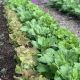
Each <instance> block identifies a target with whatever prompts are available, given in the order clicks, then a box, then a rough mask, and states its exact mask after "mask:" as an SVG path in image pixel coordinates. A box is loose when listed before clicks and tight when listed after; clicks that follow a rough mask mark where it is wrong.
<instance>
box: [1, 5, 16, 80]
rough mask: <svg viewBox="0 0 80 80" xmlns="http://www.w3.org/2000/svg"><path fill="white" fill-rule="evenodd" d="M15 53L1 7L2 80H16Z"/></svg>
mask: <svg viewBox="0 0 80 80" xmlns="http://www.w3.org/2000/svg"><path fill="white" fill-rule="evenodd" d="M15 54H16V53H15V51H14V49H13V47H12V45H11V44H10V43H9V33H8V26H7V20H6V19H5V18H4V16H3V7H1V6H0V80H14V79H13V76H14V75H15V71H14V70H15V66H16V61H15V60H14V55H15Z"/></svg>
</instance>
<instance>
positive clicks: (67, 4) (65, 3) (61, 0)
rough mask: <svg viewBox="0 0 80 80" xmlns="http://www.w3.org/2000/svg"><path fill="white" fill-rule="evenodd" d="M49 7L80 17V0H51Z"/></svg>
mask: <svg viewBox="0 0 80 80" xmlns="http://www.w3.org/2000/svg"><path fill="white" fill-rule="evenodd" d="M49 1H50V2H49V3H48V5H50V6H52V7H56V8H57V9H59V10H60V11H67V12H68V13H69V14H75V15H77V16H80V0H49Z"/></svg>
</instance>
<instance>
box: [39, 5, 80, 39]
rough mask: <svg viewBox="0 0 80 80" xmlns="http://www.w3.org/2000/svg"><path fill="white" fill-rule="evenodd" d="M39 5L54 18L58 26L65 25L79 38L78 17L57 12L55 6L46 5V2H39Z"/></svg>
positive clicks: (79, 25) (79, 24) (79, 22)
mask: <svg viewBox="0 0 80 80" xmlns="http://www.w3.org/2000/svg"><path fill="white" fill-rule="evenodd" d="M39 7H40V8H41V9H42V10H43V11H44V12H45V13H49V14H50V15H51V16H52V17H53V18H54V19H55V20H57V21H58V22H59V26H64V27H66V28H67V29H69V30H70V31H71V32H73V33H75V34H76V36H77V37H78V38H80V19H78V17H75V16H72V15H71V16H70V15H67V13H63V12H59V11H58V10H56V9H55V8H50V7H49V6H46V4H40V5H39Z"/></svg>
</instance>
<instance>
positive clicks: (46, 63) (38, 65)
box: [4, 0, 80, 80]
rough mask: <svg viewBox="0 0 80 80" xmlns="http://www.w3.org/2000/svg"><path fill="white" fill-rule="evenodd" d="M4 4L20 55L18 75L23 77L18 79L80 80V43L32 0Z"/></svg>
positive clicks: (11, 33) (16, 48)
mask: <svg viewBox="0 0 80 80" xmlns="http://www.w3.org/2000/svg"><path fill="white" fill-rule="evenodd" d="M4 1H5V2H6V3H7V5H6V6H5V13H6V15H5V16H7V17H6V18H7V20H8V24H9V26H10V27H9V32H10V34H9V36H10V41H11V42H12V43H13V44H14V48H15V51H16V52H17V56H15V59H16V60H17V62H18V64H17V65H16V69H15V71H16V73H18V74H21V75H22V76H21V77H15V78H16V79H18V80H80V39H77V38H76V36H75V35H74V34H73V33H72V32H70V31H69V30H67V29H66V28H64V27H61V26H58V22H57V21H56V20H54V19H53V18H52V17H51V16H50V15H49V14H45V13H44V12H43V11H42V10H41V9H40V8H39V7H38V6H37V5H35V4H33V3H32V2H31V1H30V0H23V1H21V0H4ZM8 8H9V10H8ZM29 43H31V44H32V45H33V47H30V46H29V45H30V44H29ZM42 75H43V76H44V77H45V78H44V77H42Z"/></svg>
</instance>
